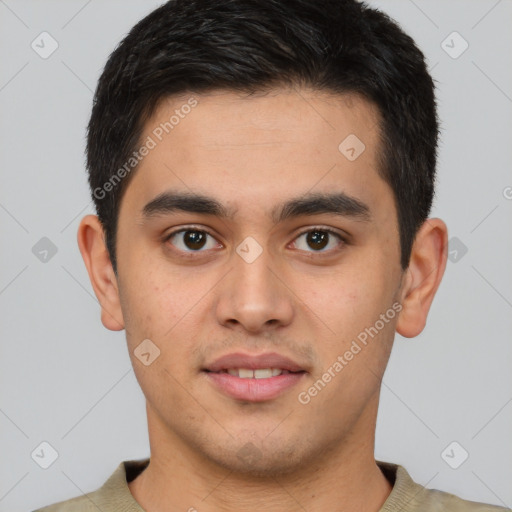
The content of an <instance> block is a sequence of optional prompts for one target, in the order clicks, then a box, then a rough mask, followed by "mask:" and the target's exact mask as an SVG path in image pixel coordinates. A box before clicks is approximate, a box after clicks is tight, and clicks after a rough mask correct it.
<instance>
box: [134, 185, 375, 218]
mask: <svg viewBox="0 0 512 512" xmlns="http://www.w3.org/2000/svg"><path fill="white" fill-rule="evenodd" d="M177 211H182V212H189V213H198V214H203V215H213V216H216V217H219V218H223V219H232V218H233V217H234V216H235V214H236V209H233V208H228V207H226V206H225V205H223V204H222V203H220V202H219V201H217V200H216V199H215V198H213V197H208V196H205V195H202V194H193V193H189V192H163V193H162V194H160V195H158V196H157V197H155V198H154V199H153V200H151V201H150V202H149V203H147V204H146V205H145V206H144V208H143V209H142V216H143V218H144V219H145V220H149V219H150V218H152V217H154V216H159V215H167V214H170V213H174V212H177ZM322 213H328V214H334V215H339V216H342V217H349V218H353V219H356V220H361V221H365V222H370V221H371V218H372V217H371V212H370V208H369V207H368V205H367V204H365V203H363V202H362V201H360V200H359V199H356V198H355V197H352V196H349V195H347V194H345V193H344V192H337V193H308V194H306V195H304V196H301V197H297V198H293V199H290V200H288V201H286V202H284V203H283V204H281V205H277V206H275V207H274V208H273V209H272V211H271V214H270V216H271V218H272V220H273V222H274V224H278V223H280V222H283V221H285V220H288V219H291V218H295V217H299V216H301V215H318V214H322Z"/></svg>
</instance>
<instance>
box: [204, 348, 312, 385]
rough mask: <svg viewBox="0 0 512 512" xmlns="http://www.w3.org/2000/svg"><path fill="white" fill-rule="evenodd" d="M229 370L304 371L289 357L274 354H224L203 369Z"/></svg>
mask: <svg viewBox="0 0 512 512" xmlns="http://www.w3.org/2000/svg"><path fill="white" fill-rule="evenodd" d="M229 368H248V369H250V370H255V369H256V368H281V369H282V370H288V371H289V372H300V371H305V370H304V368H302V367H301V366H300V365H299V364H298V363H296V362H295V361H293V360H292V359H290V358H289V357H286V356H282V355H280V354H277V353H275V352H267V353H265V354H259V355H250V354H243V353H241V352H235V353H232V354H226V355H225V356H222V357H219V359H216V360H215V361H214V362H213V363H211V364H209V365H207V366H206V367H205V368H204V369H205V370H207V371H209V372H220V371H222V370H228V369H229ZM262 380H264V379H262Z"/></svg>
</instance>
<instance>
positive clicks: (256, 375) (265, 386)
mask: <svg viewBox="0 0 512 512" xmlns="http://www.w3.org/2000/svg"><path fill="white" fill-rule="evenodd" d="M202 373H204V374H205V376H206V378H207V380H208V382H209V383H210V384H211V385H212V386H213V387H214V388H215V389H216V390H217V391H220V392H221V393H222V394H224V395H227V396H229V397H231V398H234V399H235V400H241V401H245V402H247V401H248V402H264V401H268V400H272V399H275V398H277V397H279V396H280V395H282V394H283V393H285V392H286V391H288V390H290V388H292V387H294V386H296V385H297V384H298V383H299V381H301V380H302V379H303V378H304V376H305V375H306V374H307V371H306V370H305V369H304V368H302V367H301V366H300V365H299V364H298V363H296V362H294V361H292V360H291V359H289V358H287V357H285V356H281V355H279V354H276V353H266V354H260V355H257V356H252V355H248V354H242V353H234V354H228V355H226V356H223V357H221V358H219V359H217V360H216V361H214V362H213V363H212V364H210V365H207V366H206V367H205V368H203V369H202Z"/></svg>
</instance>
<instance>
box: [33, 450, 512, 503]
mask: <svg viewBox="0 0 512 512" xmlns="http://www.w3.org/2000/svg"><path fill="white" fill-rule="evenodd" d="M148 463H149V459H142V460H129V461H123V462H121V464H119V466H118V467H117V469H116V470H115V471H114V473H112V475H111V476H110V478H109V479H108V480H107V481H106V482H105V483H104V484H103V485H102V486H101V487H100V488H99V489H98V490H97V491H94V492H91V493H89V494H87V495H83V496H78V497H77V498H72V499H70V500H66V501H61V502H59V503H55V504H54V505H49V506H47V507H44V508H41V509H38V510H36V511H35V512H98V510H100V511H101V512H144V509H143V508H142V507H141V506H140V505H139V504H138V503H137V502H136V501H135V499H134V498H133V496H132V494H131V493H130V489H129V487H128V482H131V481H132V480H133V479H134V478H135V477H136V476H137V475H138V474H139V473H141V472H142V471H143V470H144V469H145V468H146V466H147V465H148ZM377 464H378V466H379V468H380V469H381V471H382V472H383V473H384V475H385V476H386V478H387V479H388V480H389V482H390V483H391V484H392V485H393V490H392V491H391V494H390V495H389V496H388V499H387V500H386V502H385V503H384V505H383V506H382V508H381V509H380V512H399V511H400V512H420V511H421V512H492V511H494V512H497V511H500V510H501V511H505V510H509V511H510V510H511V509H505V508H502V507H496V506H493V505H485V504H483V503H476V502H474V501H466V500H462V499H460V498H457V496H454V495H453V494H449V493H447V492H442V491H437V490H434V489H425V488H424V487H422V486H421V485H419V484H417V483H415V482H413V480H412V479H411V477H410V476H409V473H407V471H406V470H405V469H404V468H403V467H402V466H398V465H396V464H391V463H389V462H380V461H377Z"/></svg>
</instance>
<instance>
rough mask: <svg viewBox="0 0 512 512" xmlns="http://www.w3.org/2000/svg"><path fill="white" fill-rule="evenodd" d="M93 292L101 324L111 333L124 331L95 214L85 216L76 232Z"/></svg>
mask: <svg viewBox="0 0 512 512" xmlns="http://www.w3.org/2000/svg"><path fill="white" fill-rule="evenodd" d="M77 239H78V247H79V248H80V252H81V254H82V258H83V260H84V263H85V266H86V268H87V272H88V274H89V279H90V281H91V284H92V287H93V289H94V293H95V294H96V297H97V299H98V301H99V303H100V306H101V321H102V323H103V325H104V326H105V327H106V328H107V329H110V330H111V331H120V330H122V329H124V320H123V314H122V310H121V303H120V300H119V289H118V285H117V278H116V275H115V273H114V269H113V268H112V263H111V261H110V256H109V254H108V251H107V248H106V246H105V242H104V232H103V227H102V225H101V223H100V221H99V219H98V217H97V216H96V215H87V216H85V217H84V218H83V219H82V221H81V222H80V226H79V228H78V233H77Z"/></svg>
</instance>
